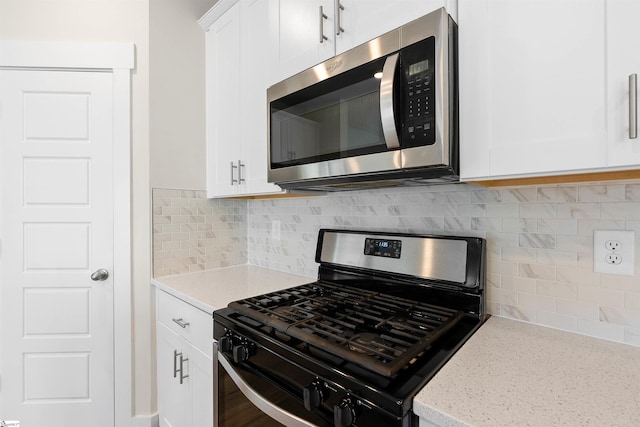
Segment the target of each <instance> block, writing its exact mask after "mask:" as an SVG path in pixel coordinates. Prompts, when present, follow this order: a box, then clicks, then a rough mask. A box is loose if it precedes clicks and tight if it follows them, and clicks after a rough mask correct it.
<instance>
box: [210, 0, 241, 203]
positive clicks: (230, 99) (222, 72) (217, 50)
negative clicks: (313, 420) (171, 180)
mask: <svg viewBox="0 0 640 427" xmlns="http://www.w3.org/2000/svg"><path fill="white" fill-rule="evenodd" d="M206 49H207V53H206V68H207V77H206V79H207V195H208V196H209V197H221V196H230V195H235V194H237V193H238V185H237V184H238V183H237V180H238V179H239V176H238V164H237V162H238V160H240V158H241V154H242V153H241V150H240V124H241V123H240V113H241V111H240V94H239V88H240V3H236V4H235V5H233V6H232V7H231V8H230V9H229V10H228V11H227V12H225V14H224V15H222V16H221V17H220V18H219V19H218V20H216V21H215V22H214V23H213V25H212V26H211V28H210V29H209V31H208V32H207V34H206Z"/></svg>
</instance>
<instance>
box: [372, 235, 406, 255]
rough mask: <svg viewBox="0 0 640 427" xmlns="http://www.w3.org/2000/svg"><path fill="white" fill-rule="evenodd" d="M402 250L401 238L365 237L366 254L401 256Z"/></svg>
mask: <svg viewBox="0 0 640 427" xmlns="http://www.w3.org/2000/svg"><path fill="white" fill-rule="evenodd" d="M401 251H402V241H401V240H388V239H371V238H369V237H367V238H366V239H364V254H365V255H371V256H381V257H386V258H400V252H401Z"/></svg>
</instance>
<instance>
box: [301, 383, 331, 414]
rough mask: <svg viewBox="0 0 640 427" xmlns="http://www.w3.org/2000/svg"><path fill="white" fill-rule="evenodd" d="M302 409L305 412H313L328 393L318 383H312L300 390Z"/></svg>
mask: <svg viewBox="0 0 640 427" xmlns="http://www.w3.org/2000/svg"><path fill="white" fill-rule="evenodd" d="M302 394H303V398H304V407H305V409H306V410H307V411H313V410H314V409H316V408H317V407H319V406H320V405H322V402H324V400H325V399H326V398H327V396H328V394H329V392H328V390H327V388H326V387H325V386H324V385H322V383H321V382H320V381H313V382H312V383H311V384H309V385H308V386H306V387H305V388H304V389H303V390H302Z"/></svg>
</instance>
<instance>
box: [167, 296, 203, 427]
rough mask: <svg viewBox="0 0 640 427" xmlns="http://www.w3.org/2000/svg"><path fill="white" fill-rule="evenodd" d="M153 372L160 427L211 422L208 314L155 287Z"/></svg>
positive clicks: (189, 426) (193, 426)
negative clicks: (155, 374)
mask: <svg viewBox="0 0 640 427" xmlns="http://www.w3.org/2000/svg"><path fill="white" fill-rule="evenodd" d="M157 302H158V322H157V361H158V362H157V365H158V366H157V376H158V414H159V419H160V426H161V427H211V426H213V358H212V351H213V321H212V319H211V315H209V314H208V313H205V312H204V311H201V310H199V309H197V308H195V307H193V306H191V305H189V304H188V303H186V302H183V301H181V300H179V299H177V298H175V297H173V296H171V295H169V294H167V293H165V292H162V291H158V295H157Z"/></svg>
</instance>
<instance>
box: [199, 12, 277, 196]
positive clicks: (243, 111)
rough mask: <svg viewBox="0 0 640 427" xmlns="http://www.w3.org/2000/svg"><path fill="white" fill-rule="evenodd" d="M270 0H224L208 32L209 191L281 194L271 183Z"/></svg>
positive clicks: (210, 17) (207, 23)
mask: <svg viewBox="0 0 640 427" xmlns="http://www.w3.org/2000/svg"><path fill="white" fill-rule="evenodd" d="M272 4H273V2H271V1H270V0H240V1H238V2H233V1H221V2H219V3H217V4H216V6H214V8H213V9H212V10H211V11H209V12H208V13H207V15H205V16H204V17H203V18H202V19H201V21H200V23H201V25H203V26H204V27H205V28H206V29H207V33H206V76H207V77H206V79H207V95H206V99H207V196H208V197H212V198H213V197H234V196H253V195H264V194H279V193H282V192H283V190H282V189H281V188H280V187H278V186H277V185H274V184H269V183H267V86H268V84H269V82H270V80H271V79H272V76H273V75H272V74H271V71H270V70H273V68H274V67H272V64H273V60H274V59H273V58H274V55H273V53H274V51H275V50H274V49H273V45H272V44H271V40H270V38H269V19H268V17H269V14H270V13H272V11H271V9H270V8H271V5H272Z"/></svg>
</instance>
